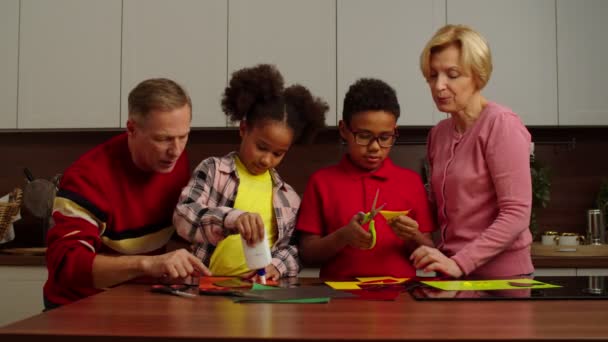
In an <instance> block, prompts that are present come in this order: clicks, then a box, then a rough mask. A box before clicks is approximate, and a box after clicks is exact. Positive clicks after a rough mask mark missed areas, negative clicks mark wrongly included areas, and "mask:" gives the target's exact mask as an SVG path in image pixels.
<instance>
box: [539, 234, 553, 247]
mask: <svg viewBox="0 0 608 342" xmlns="http://www.w3.org/2000/svg"><path fill="white" fill-rule="evenodd" d="M556 240H557V235H543V236H542V244H543V245H545V246H555V245H556V244H557V241H556Z"/></svg>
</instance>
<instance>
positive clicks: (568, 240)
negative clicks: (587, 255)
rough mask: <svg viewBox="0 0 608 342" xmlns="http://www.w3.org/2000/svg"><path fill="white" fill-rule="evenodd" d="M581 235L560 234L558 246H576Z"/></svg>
mask: <svg viewBox="0 0 608 342" xmlns="http://www.w3.org/2000/svg"><path fill="white" fill-rule="evenodd" d="M580 239H581V237H580V236H578V235H562V236H560V237H559V241H558V244H559V245H560V246H578V245H579V244H580Z"/></svg>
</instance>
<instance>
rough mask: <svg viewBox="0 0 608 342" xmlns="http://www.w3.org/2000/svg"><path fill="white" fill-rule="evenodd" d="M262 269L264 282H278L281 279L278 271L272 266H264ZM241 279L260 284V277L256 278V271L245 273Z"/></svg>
mask: <svg viewBox="0 0 608 342" xmlns="http://www.w3.org/2000/svg"><path fill="white" fill-rule="evenodd" d="M264 269H265V270H266V280H279V278H281V274H279V270H278V269H277V268H276V267H275V266H274V265H273V264H270V265H268V266H266V267H265V268H264ZM242 278H243V279H249V280H251V281H253V282H256V283H259V282H260V277H259V276H258V274H257V271H251V272H249V273H245V274H244V275H243V276H242Z"/></svg>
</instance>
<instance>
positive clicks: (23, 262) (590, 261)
mask: <svg viewBox="0 0 608 342" xmlns="http://www.w3.org/2000/svg"><path fill="white" fill-rule="evenodd" d="M606 248H608V246H607V247H606ZM537 250H538V248H537V245H536V244H535V245H533V251H532V263H533V264H534V267H536V268H608V256H588V255H577V254H576V253H572V254H569V253H566V252H565V253H563V254H558V253H550V254H551V255H537V254H535V252H536V251H537ZM38 265H39V266H44V265H45V257H44V255H22V254H6V252H3V250H2V249H0V266H38Z"/></svg>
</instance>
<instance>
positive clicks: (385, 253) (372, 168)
mask: <svg viewBox="0 0 608 342" xmlns="http://www.w3.org/2000/svg"><path fill="white" fill-rule="evenodd" d="M399 114H400V108H399V102H398V100H397V95H396V94H395V91H394V90H393V88H391V87H390V86H389V85H388V84H386V83H385V82H383V81H381V80H377V79H360V80H358V81H357V82H355V83H354V84H353V85H351V86H350V88H349V89H348V92H347V93H346V96H345V98H344V106H343V111H342V120H340V123H339V131H340V136H341V137H342V139H344V141H345V142H346V146H347V152H346V153H345V155H344V156H343V157H342V160H341V161H340V162H339V163H338V164H337V165H333V166H330V167H327V168H323V169H321V170H318V171H316V172H315V173H314V174H313V175H312V176H311V178H310V180H309V181H308V185H307V187H306V191H305V192H304V196H303V199H302V204H301V206H300V212H299V214H298V221H297V223H296V229H297V230H298V231H299V232H300V242H299V244H300V246H299V247H300V257H301V259H302V261H303V262H304V263H307V264H314V265H321V273H320V276H321V277H322V278H352V277H361V276H393V277H412V276H414V275H415V274H416V271H415V269H414V267H413V266H412V264H411V263H410V261H409V256H410V253H411V252H412V251H413V250H414V249H415V248H416V247H418V246H420V245H428V246H433V243H432V241H431V238H430V232H431V231H433V230H434V228H435V226H434V223H433V219H432V216H431V211H430V208H429V205H428V201H427V196H426V191H425V188H424V186H423V184H422V180H421V178H420V176H419V175H418V174H417V173H415V172H413V171H411V170H408V169H405V168H401V167H399V166H396V165H395V164H393V162H392V161H391V160H390V158H388V154H389V152H390V150H391V147H392V146H393V144H394V143H395V141H396V140H397V137H398V135H397V129H396V128H397V119H398V118H399ZM377 190H379V196H378V200H377V204H376V206H377V207H379V206H381V205H382V204H385V206H384V210H386V211H406V210H409V213H408V214H407V215H400V216H397V217H394V218H391V219H389V220H387V219H385V218H384V217H383V216H382V215H380V214H379V215H377V216H375V217H374V220H375V231H376V243H375V245H374V244H373V237H372V234H371V233H370V231H369V230H368V229H369V227H368V224H363V223H362V222H363V221H364V220H363V218H364V215H363V213H365V212H368V211H369V210H370V208H371V207H372V202H373V201H374V197H375V195H376V191H377Z"/></svg>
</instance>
